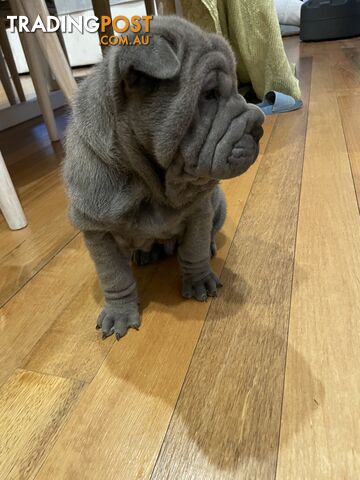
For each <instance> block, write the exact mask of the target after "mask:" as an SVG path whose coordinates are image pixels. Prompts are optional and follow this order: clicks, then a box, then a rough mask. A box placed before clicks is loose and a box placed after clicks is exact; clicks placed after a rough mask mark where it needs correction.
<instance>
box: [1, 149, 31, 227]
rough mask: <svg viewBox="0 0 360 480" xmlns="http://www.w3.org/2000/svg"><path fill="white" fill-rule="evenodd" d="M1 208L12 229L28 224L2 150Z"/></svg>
mask: <svg viewBox="0 0 360 480" xmlns="http://www.w3.org/2000/svg"><path fill="white" fill-rule="evenodd" d="M0 210H1V211H2V213H3V215H4V218H5V220H6V222H7V224H8V225H9V228H11V230H19V229H20V228H24V227H26V225H27V222H26V218H25V215H24V211H23V209H22V207H21V204H20V201H19V199H18V196H17V194H16V191H15V188H14V185H13V183H12V181H11V178H10V175H9V172H8V170H7V168H6V165H5V161H4V158H3V156H2V154H1V152H0Z"/></svg>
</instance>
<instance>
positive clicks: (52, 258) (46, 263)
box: [0, 232, 80, 310]
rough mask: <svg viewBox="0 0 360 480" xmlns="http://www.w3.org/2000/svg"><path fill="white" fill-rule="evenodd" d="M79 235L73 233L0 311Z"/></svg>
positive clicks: (1, 306)
mask: <svg viewBox="0 0 360 480" xmlns="http://www.w3.org/2000/svg"><path fill="white" fill-rule="evenodd" d="M79 234H80V232H75V234H74V235H73V236H72V237H71V238H70V239H69V240H68V241H67V242H66V243H65V244H64V245H62V246H61V247H60V248H59V249H58V250H57V251H56V252H55V253H54V254H53V255H52V256H51V257H50V258H49V259H48V260H47V262H45V263H44V265H42V267H41V268H40V269H39V270H37V271H36V272H35V273H34V275H31V277H30V278H28V279H27V280H26V282H25V283H24V284H23V285H21V287H19V288H18V289H17V290H16V291H15V292H14V293H13V294H12V295H11V296H10V297H9V298H8V299H6V300H5V302H4V303H2V304H1V305H0V310H1V309H3V308H4V307H5V306H6V305H7V304H8V303H9V302H10V301H11V300H12V299H13V298H14V297H15V296H16V295H17V294H18V293H19V292H20V291H21V290H22V289H23V288H24V287H25V286H26V285H27V284H28V283H29V282H31V281H32V280H33V279H34V278H35V277H36V276H37V275H39V273H40V272H42V270H44V268H45V267H46V266H47V265H49V263H50V262H52V261H53V260H54V258H55V257H57V256H58V255H59V253H60V252H62V251H63V250H64V248H66V247H67V246H68V245H69V244H70V243H71V242H72V241H73V240H75V238H76V237H77V236H78V235H79Z"/></svg>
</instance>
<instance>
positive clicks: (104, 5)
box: [92, 0, 114, 54]
mask: <svg viewBox="0 0 360 480" xmlns="http://www.w3.org/2000/svg"><path fill="white" fill-rule="evenodd" d="M92 5H93V9H94V14H95V16H96V17H98V18H100V17H103V16H107V17H111V9H110V3H109V0H92ZM102 35H107V36H108V37H111V36H112V35H114V30H113V28H112V25H111V24H110V25H108V26H107V27H106V30H105V32H100V31H99V38H100V40H101V37H102ZM106 48H107V47H106V46H105V45H101V50H102V53H103V54H104V53H105V51H106Z"/></svg>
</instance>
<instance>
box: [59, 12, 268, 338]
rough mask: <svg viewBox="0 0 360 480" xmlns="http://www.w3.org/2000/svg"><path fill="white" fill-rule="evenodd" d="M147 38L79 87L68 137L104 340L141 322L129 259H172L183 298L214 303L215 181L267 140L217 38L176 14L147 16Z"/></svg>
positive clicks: (73, 197) (242, 165) (220, 218)
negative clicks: (101, 301)
mask: <svg viewBox="0 0 360 480" xmlns="http://www.w3.org/2000/svg"><path fill="white" fill-rule="evenodd" d="M151 35H152V38H151V43H150V45H148V46H114V47H110V48H109V51H108V53H107V54H106V56H105V58H104V60H103V61H102V62H101V63H100V64H99V65H97V66H96V67H95V68H94V69H93V70H92V72H91V74H90V75H89V76H88V77H87V78H86V79H85V80H84V81H83V82H82V84H81V86H80V89H79V93H78V95H77V98H76V99H75V102H74V108H73V113H72V117H71V121H70V124H69V127H68V131H67V141H66V159H65V166H64V175H65V182H66V186H67V191H68V194H69V197H70V218H71V220H72V222H73V223H74V225H75V226H76V227H78V228H79V229H80V230H82V231H83V233H84V236H85V241H86V244H87V247H88V249H89V251H90V254H91V256H92V258H93V260H94V262H95V265H96V269H97V273H98V276H99V279H100V283H101V285H102V288H103V291H104V295H105V306H104V309H103V311H102V312H101V314H100V316H99V318H98V320H97V327H98V328H99V329H100V328H101V329H102V333H103V337H104V338H105V337H107V336H109V335H111V334H112V333H114V332H115V334H116V338H117V339H119V338H120V337H122V336H123V335H125V333H126V332H127V330H128V328H138V327H139V325H140V318H139V309H138V295H137V288H136V282H135V279H134V276H133V273H132V269H131V257H132V258H133V259H135V261H137V262H138V263H140V264H144V263H148V262H150V261H153V260H155V259H156V258H157V257H159V256H160V254H161V253H164V254H171V253H173V252H174V251H175V250H176V251H177V255H178V260H179V264H180V268H181V272H182V294H183V296H184V297H185V298H190V297H195V298H196V299H197V300H200V301H205V300H207V298H208V297H209V296H210V297H213V296H216V291H217V288H218V287H219V286H220V284H219V280H218V278H217V276H216V275H215V274H214V273H213V272H212V270H211V266H210V258H211V255H212V254H215V249H216V247H215V241H214V236H215V233H216V232H217V231H218V230H219V229H220V227H221V226H222V224H223V222H224V219H225V214H226V204H225V199H224V196H223V193H222V191H221V190H220V187H219V185H218V183H219V180H220V179H225V178H231V177H235V176H237V175H241V174H242V173H243V172H245V171H246V170H247V169H248V168H249V167H250V165H251V164H252V163H253V162H254V161H255V160H256V157H257V155H258V150H259V139H260V138H261V136H262V133H263V130H262V127H261V125H262V123H263V121H264V116H263V114H262V112H261V111H260V110H259V109H258V108H257V107H255V106H254V105H250V104H247V103H246V102H245V100H244V98H243V97H242V96H241V95H239V93H238V90H237V79H236V74H235V60H234V55H233V53H232V51H231V49H230V47H229V45H228V44H227V42H226V41H225V40H224V39H223V38H222V37H221V36H219V35H216V34H208V33H205V32H203V31H202V30H200V29H199V28H198V27H196V26H195V25H192V24H191V23H189V22H187V21H185V20H183V19H181V18H177V17H158V18H156V19H154V20H153V22H152V26H151Z"/></svg>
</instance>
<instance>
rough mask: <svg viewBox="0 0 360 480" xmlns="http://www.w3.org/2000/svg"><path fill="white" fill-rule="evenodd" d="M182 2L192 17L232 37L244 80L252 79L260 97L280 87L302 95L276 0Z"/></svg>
mask: <svg viewBox="0 0 360 480" xmlns="http://www.w3.org/2000/svg"><path fill="white" fill-rule="evenodd" d="M182 6H183V12H184V16H185V17H186V18H188V19H189V20H190V21H192V22H194V23H196V24H197V25H199V26H200V27H202V28H203V29H205V30H207V31H217V32H218V33H222V34H223V35H224V36H225V37H226V38H227V39H228V40H229V42H230V43H231V46H232V48H233V50H234V53H235V56H236V60H237V73H238V78H239V80H240V84H246V83H249V82H251V84H252V86H253V89H254V91H255V93H256V95H257V96H258V97H259V98H262V97H263V96H264V95H265V93H267V92H268V91H270V90H276V91H278V92H282V93H285V94H287V95H291V96H292V97H294V98H295V99H297V100H298V99H300V97H301V92H300V88H299V82H298V80H297V78H296V77H295V66H294V65H290V63H289V61H288V59H287V56H286V53H285V50H284V45H283V41H282V38H281V32H280V28H279V22H278V18H277V14H276V9H275V5H274V2H273V0H195V1H194V0H182Z"/></svg>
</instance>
